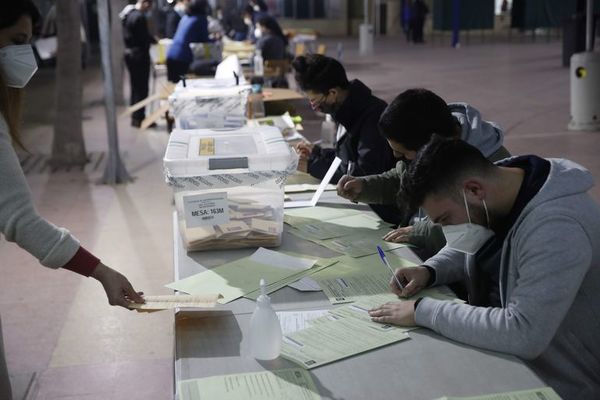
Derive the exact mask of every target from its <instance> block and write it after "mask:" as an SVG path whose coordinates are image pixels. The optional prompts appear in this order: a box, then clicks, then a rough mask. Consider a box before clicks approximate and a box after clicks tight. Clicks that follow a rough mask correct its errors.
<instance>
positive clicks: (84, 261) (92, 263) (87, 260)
mask: <svg viewBox="0 0 600 400" xmlns="http://www.w3.org/2000/svg"><path fill="white" fill-rule="evenodd" d="M98 264H100V259H99V258H96V257H95V256H94V255H93V254H92V253H90V252H89V251H87V250H86V249H84V248H83V246H79V250H77V253H75V255H74V256H73V258H71V259H70V260H69V262H67V263H66V264H65V265H63V268H64V269H68V270H69V271H73V272H77V273H78V274H81V275H83V276H90V275H91V274H93V273H94V270H95V269H96V267H97V266H98Z"/></svg>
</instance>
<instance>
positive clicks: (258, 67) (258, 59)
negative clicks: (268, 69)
mask: <svg viewBox="0 0 600 400" xmlns="http://www.w3.org/2000/svg"><path fill="white" fill-rule="evenodd" d="M253 62H254V76H263V75H264V74H265V66H264V60H263V56H262V50H256V54H255V55H254V59H253Z"/></svg>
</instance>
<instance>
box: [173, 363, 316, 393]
mask: <svg viewBox="0 0 600 400" xmlns="http://www.w3.org/2000/svg"><path fill="white" fill-rule="evenodd" d="M179 399H180V400H214V399H219V400H248V399H260V400H283V399H288V400H293V399H298V400H320V399H321V396H320V395H319V392H318V391H317V388H316V386H315V384H314V382H313V380H312V377H311V376H310V373H308V371H305V370H302V369H299V368H290V369H281V370H274V371H260V372H250V373H246V374H233V375H220V376H211V377H208V378H201V379H190V380H184V381H180V382H179Z"/></svg>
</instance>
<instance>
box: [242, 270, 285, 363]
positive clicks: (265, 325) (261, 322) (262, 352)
mask: <svg viewBox="0 0 600 400" xmlns="http://www.w3.org/2000/svg"><path fill="white" fill-rule="evenodd" d="M260 292H261V295H260V296H258V299H257V300H256V309H255V310H254V313H253V314H252V318H251V319H250V346H251V350H252V355H253V356H254V358H256V359H257V360H273V359H275V358H277V357H279V352H280V350H281V337H282V334H281V325H280V324H279V318H277V314H275V310H273V307H271V298H270V297H269V296H267V285H266V283H265V280H264V279H261V280H260Z"/></svg>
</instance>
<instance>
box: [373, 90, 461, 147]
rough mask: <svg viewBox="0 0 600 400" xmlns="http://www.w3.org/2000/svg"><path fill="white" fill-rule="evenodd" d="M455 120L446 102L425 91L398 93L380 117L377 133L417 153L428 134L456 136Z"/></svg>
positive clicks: (427, 138) (456, 123)
mask: <svg viewBox="0 0 600 400" xmlns="http://www.w3.org/2000/svg"><path fill="white" fill-rule="evenodd" d="M457 126H458V121H457V120H456V118H454V116H453V115H452V113H451V112H450V108H449V107H448V105H447V104H446V102H445V101H444V100H443V99H442V98H441V97H440V96H438V95H437V94H435V93H433V92H432V91H430V90H427V89H421V88H417V89H408V90H406V91H404V92H402V93H400V94H399V95H398V96H396V98H395V99H394V100H393V101H392V102H391V103H390V104H389V105H388V106H387V107H386V109H385V110H384V111H383V113H382V114H381V117H379V131H380V133H381V134H382V135H383V136H384V137H385V138H386V139H390V140H393V141H394V142H397V143H400V144H401V145H402V146H404V147H406V148H407V149H408V150H414V151H417V150H419V149H420V148H421V147H423V146H424V145H425V143H427V142H429V140H430V139H431V135H433V134H434V133H435V134H438V135H440V136H443V137H447V138H451V137H456V130H457Z"/></svg>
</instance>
